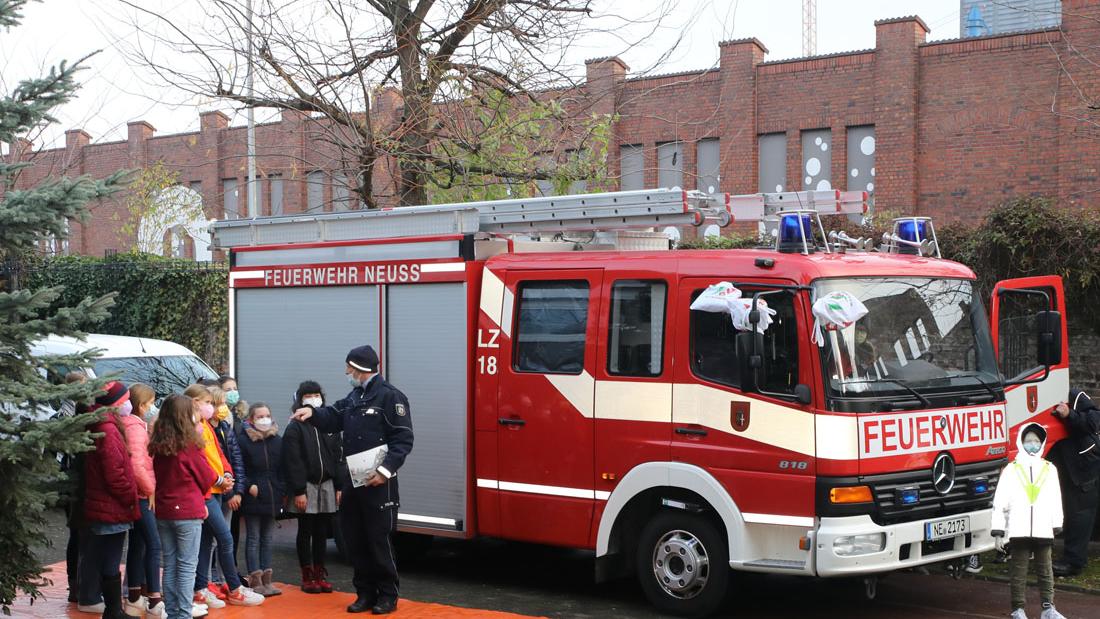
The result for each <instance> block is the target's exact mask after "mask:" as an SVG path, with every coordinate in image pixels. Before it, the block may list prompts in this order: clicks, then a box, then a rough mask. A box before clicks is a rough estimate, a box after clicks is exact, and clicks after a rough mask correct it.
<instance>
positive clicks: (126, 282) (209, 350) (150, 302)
mask: <svg viewBox="0 0 1100 619" xmlns="http://www.w3.org/2000/svg"><path fill="white" fill-rule="evenodd" d="M23 271H24V272H23V279H22V282H21V284H22V287H24V288H31V289H34V288H41V287H45V286H64V292H63V293H62V294H61V297H60V298H59V299H58V301H57V305H58V306H59V307H70V306H74V305H76V304H77V303H79V301H80V300H81V299H83V298H85V297H97V296H99V295H102V294H104V293H107V292H111V291H117V292H118V297H117V298H116V300H115V306H114V308H112V310H111V317H110V318H108V319H107V320H106V321H104V322H103V323H102V324H101V326H100V327H99V328H98V329H99V331H100V332H101V333H108V334H111V335H130V336H140V337H150V338H156V339H162V340H170V341H173V342H176V343H178V344H182V345H184V346H186V347H188V348H190V349H191V350H193V351H194V352H195V354H197V355H198V356H200V357H202V358H203V359H204V360H205V361H206V362H207V363H209V364H210V366H211V367H213V368H214V369H216V370H219V371H220V370H221V369H223V368H225V367H227V359H228V347H229V339H228V325H229V323H228V307H227V302H228V297H227V291H228V279H227V273H228V271H227V270H226V268H225V266H224V265H220V264H208V263H195V262H193V261H191V260H186V259H181V258H162V257H160V256H152V255H149V254H116V255H114V256H108V257H106V258H91V257H87V256H66V257H60V258H52V259H48V260H38V261H33V262H30V263H25V264H24V265H23Z"/></svg>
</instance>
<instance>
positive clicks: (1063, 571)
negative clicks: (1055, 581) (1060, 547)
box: [1051, 561, 1081, 576]
mask: <svg viewBox="0 0 1100 619" xmlns="http://www.w3.org/2000/svg"><path fill="white" fill-rule="evenodd" d="M1051 568H1052V569H1053V571H1054V575H1055V576H1076V575H1078V574H1080V573H1081V568H1079V567H1073V566H1072V565H1070V564H1069V563H1066V562H1065V561H1055V562H1054V564H1053V565H1052V566H1051Z"/></svg>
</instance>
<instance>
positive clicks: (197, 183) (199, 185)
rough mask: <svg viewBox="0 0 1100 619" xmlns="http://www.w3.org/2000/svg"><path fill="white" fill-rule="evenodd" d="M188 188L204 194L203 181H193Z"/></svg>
mask: <svg viewBox="0 0 1100 619" xmlns="http://www.w3.org/2000/svg"><path fill="white" fill-rule="evenodd" d="M187 188H188V189H190V190H191V191H194V192H195V193H197V194H199V195H200V196H201V195H202V181H191V182H190V183H188V184H187Z"/></svg>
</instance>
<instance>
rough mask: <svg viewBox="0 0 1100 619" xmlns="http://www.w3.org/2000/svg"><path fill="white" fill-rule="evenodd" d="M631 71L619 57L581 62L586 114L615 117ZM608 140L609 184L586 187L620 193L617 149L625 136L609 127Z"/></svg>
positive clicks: (617, 126)
mask: <svg viewBox="0 0 1100 619" xmlns="http://www.w3.org/2000/svg"><path fill="white" fill-rule="evenodd" d="M629 70H630V67H628V66H627V65H626V63H625V62H623V61H622V60H621V59H620V58H619V57H618V56H610V57H607V58H593V59H591V60H586V61H584V74H585V85H584V88H585V94H586V95H587V98H588V112H589V113H591V114H597V115H601V116H604V115H606V116H614V115H615V113H616V112H617V111H618V110H619V102H620V96H621V94H622V90H623V83H624V82H625V81H626V72H627V71H629ZM608 133H609V135H610V136H611V137H610V138H609V139H610V143H609V144H608V145H607V178H608V181H609V182H608V183H607V185H605V186H603V187H589V190H590V191H592V190H597V189H604V190H615V189H619V178H620V176H621V174H622V170H620V168H619V162H620V158H619V145H620V144H622V142H623V139H624V137H625V136H621V135H619V125H618V123H616V124H615V126H612V127H611V131H610V132H608Z"/></svg>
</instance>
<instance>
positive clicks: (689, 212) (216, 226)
mask: <svg viewBox="0 0 1100 619" xmlns="http://www.w3.org/2000/svg"><path fill="white" fill-rule="evenodd" d="M798 209H813V210H816V211H817V212H818V213H820V214H822V215H835V214H860V213H865V212H866V210H867V194H866V193H865V192H858V191H848V192H842V191H835V190H827V191H799V192H783V193H766V194H765V193H757V194H748V195H736V196H735V195H729V194H715V195H708V194H705V193H703V192H701V191H684V190H681V189H646V190H639V191H614V192H606V193H593V194H580V195H570V196H553V197H545V198H523V199H514V200H491V201H483V202H466V203H460V204H439V205H429V206H412V207H399V208H391V209H381V210H356V211H346V212H340V213H324V214H307V213H302V214H296V215H283V216H278V217H257V218H252V219H231V220H223V221H216V222H213V223H211V224H210V235H211V239H212V241H213V248H216V249H231V248H234V247H248V246H259V245H282V244H288V243H319V242H330V241H352V240H371V239H383V238H401V237H431V236H442V235H467V234H474V233H478V232H487V233H500V234H508V235H526V236H540V235H548V234H549V235H556V234H561V233H567V232H576V231H596V232H599V231H619V230H640V229H653V228H657V227H668V226H675V227H679V226H701V225H703V224H704V223H707V222H711V223H715V224H717V225H718V226H721V227H724V226H728V225H729V224H730V223H732V222H734V221H762V220H765V219H767V218H769V217H774V216H776V215H778V214H779V213H781V212H783V211H784V210H798Z"/></svg>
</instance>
